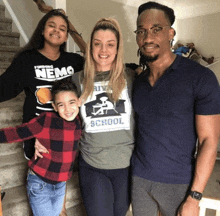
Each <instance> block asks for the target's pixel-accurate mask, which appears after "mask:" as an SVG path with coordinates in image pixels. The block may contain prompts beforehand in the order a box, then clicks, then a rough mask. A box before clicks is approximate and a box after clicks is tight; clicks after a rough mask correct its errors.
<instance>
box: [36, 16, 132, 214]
mask: <svg viewBox="0 0 220 216" xmlns="http://www.w3.org/2000/svg"><path fill="white" fill-rule="evenodd" d="M134 76H135V73H134V72H133V71H132V70H129V69H127V68H126V69H125V68H124V64H123V41H122V34H121V30H120V27H119V24H118V23H117V21H116V20H115V19H111V18H109V19H101V20H99V21H98V22H97V23H96V25H95V27H94V28H93V31H92V34H91V37H90V41H89V43H88V44H87V51H86V60H85V67H84V71H81V72H80V73H76V74H74V75H73V82H74V83H75V84H76V85H77V87H78V91H79V94H81V99H82V106H81V108H80V114H81V117H82V121H83V129H82V137H81V139H80V155H79V179H80V189H81V194H82V198H83V201H84V205H85V208H86V212H87V215H88V216H103V215H105V216H123V215H125V214H126V212H127V210H128V207H129V205H130V158H131V154H132V151H133V148H134V119H133V110H132V107H131V100H130V99H131V90H132V89H131V87H132V81H133V79H134ZM39 152H46V149H45V148H44V147H43V146H42V145H40V144H37V145H36V154H37V155H38V156H40V154H39Z"/></svg>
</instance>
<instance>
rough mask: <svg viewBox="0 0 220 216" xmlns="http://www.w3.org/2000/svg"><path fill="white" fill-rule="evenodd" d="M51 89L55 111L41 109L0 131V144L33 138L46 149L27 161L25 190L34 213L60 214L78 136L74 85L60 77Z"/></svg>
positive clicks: (55, 215) (39, 215)
mask: <svg viewBox="0 0 220 216" xmlns="http://www.w3.org/2000/svg"><path fill="white" fill-rule="evenodd" d="M51 92H52V98H53V102H52V105H53V107H54V110H55V111H56V112H44V113H41V114H40V115H39V116H38V117H36V118H34V119H32V120H31V121H30V122H28V123H24V124H22V125H20V126H17V127H14V128H12V127H10V128H5V129H1V130H0V142H1V143H3V142H4V143H12V142H21V141H24V140H27V139H31V138H33V137H35V138H37V139H38V140H39V142H40V143H41V144H43V145H44V147H46V148H47V149H48V154H43V158H37V159H36V160H35V159H34V157H33V158H32V159H31V160H30V161H29V162H28V166H29V168H30V169H29V171H28V176H27V192H28V198H29V202H30V205H31V208H32V211H33V214H34V216H58V215H59V214H60V212H61V209H62V205H63V200H64V195H65V187H66V181H67V180H68V179H70V177H71V176H72V170H73V163H74V159H75V157H76V153H77V152H76V150H77V143H78V140H79V138H80V136H81V124H80V119H79V117H78V113H79V106H80V100H79V98H78V96H77V90H76V86H75V85H74V84H73V83H72V82H71V81H70V80H67V79H66V80H60V81H57V82H56V83H54V85H53V87H52V90H51Z"/></svg>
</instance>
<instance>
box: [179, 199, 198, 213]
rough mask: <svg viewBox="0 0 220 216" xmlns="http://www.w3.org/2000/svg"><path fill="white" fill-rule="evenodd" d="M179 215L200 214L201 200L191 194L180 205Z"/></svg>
mask: <svg viewBox="0 0 220 216" xmlns="http://www.w3.org/2000/svg"><path fill="white" fill-rule="evenodd" d="M177 216H199V201H198V200H196V199H193V198H192V197H190V196H189V197H188V198H187V199H186V201H185V202H183V203H182V205H181V206H180V208H179V210H178V214H177Z"/></svg>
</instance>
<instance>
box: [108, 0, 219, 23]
mask: <svg viewBox="0 0 220 216" xmlns="http://www.w3.org/2000/svg"><path fill="white" fill-rule="evenodd" d="M112 1H115V2H119V3H122V4H125V5H129V6H132V7H138V6H139V5H141V4H143V3H145V2H147V1H146V0H112ZM154 1H156V2H158V3H161V4H165V5H167V6H169V7H172V8H173V9H174V10H175V14H176V17H177V19H183V18H188V17H195V16H202V15H206V14H212V13H217V12H220V0H154Z"/></svg>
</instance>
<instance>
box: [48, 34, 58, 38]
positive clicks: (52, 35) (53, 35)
mask: <svg viewBox="0 0 220 216" xmlns="http://www.w3.org/2000/svg"><path fill="white" fill-rule="evenodd" d="M50 36H51V37H55V38H59V36H58V35H55V34H51V35H50Z"/></svg>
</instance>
